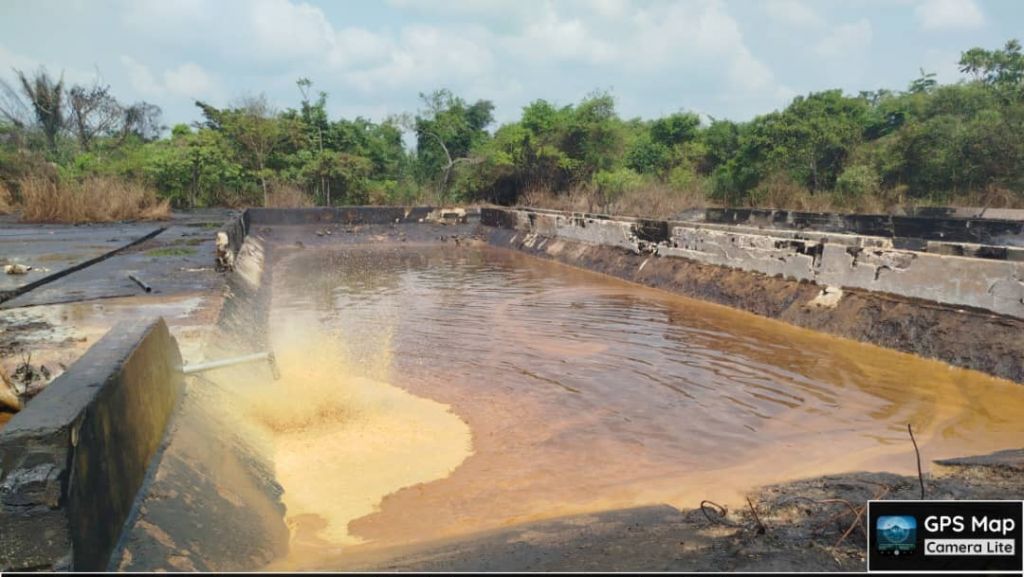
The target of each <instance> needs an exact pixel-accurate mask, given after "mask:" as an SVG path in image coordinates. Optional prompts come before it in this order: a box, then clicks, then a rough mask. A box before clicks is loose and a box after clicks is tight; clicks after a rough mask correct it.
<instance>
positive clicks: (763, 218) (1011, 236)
mask: <svg viewBox="0 0 1024 577" xmlns="http://www.w3.org/2000/svg"><path fill="white" fill-rule="evenodd" d="M975 214H977V213H967V214H964V213H963V212H958V211H955V210H952V209H935V210H932V211H927V210H921V211H917V214H912V215H878V214H835V213H818V212H797V211H787V210H770V209H754V208H709V209H707V210H705V211H704V214H703V219H702V220H703V221H704V222H711V223H720V224H749V225H755V226H760V227H764V228H781V229H789V230H794V229H795V230H805V229H807V230H818V231H825V232H843V233H851V234H859V235H869V236H883V237H889V238H914V239H923V240H942V241H950V242H968V243H979V244H1002V245H1013V246H1024V220H1021V219H1020V218H1019V217H1017V218H1015V216H1016V215H1015V213H1014V212H1013V211H999V210H994V211H984V214H985V215H986V216H985V217H984V218H982V217H978V216H974V215H975ZM968 215H969V216H968ZM999 217H1003V218H999Z"/></svg>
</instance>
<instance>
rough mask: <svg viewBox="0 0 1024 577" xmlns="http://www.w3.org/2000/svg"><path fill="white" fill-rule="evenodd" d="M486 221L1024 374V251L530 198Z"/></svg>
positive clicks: (791, 314)
mask: <svg viewBox="0 0 1024 577" xmlns="http://www.w3.org/2000/svg"><path fill="white" fill-rule="evenodd" d="M481 223H482V224H483V225H485V226H484V227H483V229H482V231H481V232H482V236H484V237H485V238H486V239H487V240H488V241H489V242H490V243H491V244H493V245H496V246H502V247H507V248H512V249H515V250H519V251H522V252H525V253H527V254H532V255H535V256H538V257H542V258H547V259H551V260H556V261H559V262H562V263H565V264H568V265H573V266H578V267H580V268H584V269H588V270H593V271H596V272H601V273H604V274H608V275H612V276H616V277H619V278H622V279H625V280H629V281H632V282H636V283H640V284H644V285H648V286H652V287H656V288H661V289H665V290H669V291H672V292H676V293H679V294H683V295H687V296H691V297H695V298H699V299H702V300H706V301H710V302H714V303H718V304H722V305H726V306H729V307H733V308H736V309H740V310H745V311H748V312H751V313H754V314H757V315H761V316H764V317H769V318H774V319H778V320H781V321H785V322H788V323H791V324H794V325H797V326H801V327H805V328H808V329H812V330H818V331H823V332H827V333H831V334H834V335H837V336H841V337H847V338H851V339H855V340H859V341H863V342H868V343H872V344H876V345H880V346H883V347H888V348H892V349H896V350H899V351H903V352H907V353H912V354H916V355H920V356H923V357H930V358H934V359H938V360H941V361H945V362H947V363H949V364H952V365H955V366H959V367H964V368H969V369H975V370H979V371H983V372H987V373H989V374H992V375H996V376H999V377H1003V378H1006V379H1011V380H1015V381H1017V382H1022V383H1024V338H1022V335H1024V319H1022V318H1021V311H1020V309H1019V308H1018V304H1020V301H1019V299H1020V298H1021V297H1020V296H1018V295H1019V292H1017V291H1019V290H1020V280H1021V278H1022V276H1021V270H1020V268H1019V267H1020V266H1021V263H1019V262H1013V261H1001V260H991V259H971V258H964V257H940V256H939V255H935V254H924V253H915V252H912V251H904V250H896V249H892V248H886V247H887V246H888V245H887V243H886V242H883V241H884V240H887V239H879V238H876V237H858V236H855V235H835V234H817V233H815V234H806V235H805V234H800V235H795V234H788V235H767V234H754V233H752V232H738V231H732V232H730V231H729V230H728V228H727V227H724V226H723V225H706V226H704V225H701V226H697V225H693V226H685V225H684V224H683V223H660V224H659V223H657V222H652V221H643V220H641V219H629V218H624V219H618V218H615V219H612V218H606V217H604V218H602V217H591V216H581V215H571V214H560V213H554V212H552V211H533V210H527V209H483V210H482V212H481ZM707 226H712V227H713V228H707ZM580 229H585V230H580ZM666 229H667V230H668V231H669V232H667V233H666ZM625 231H630V233H631V237H630V238H629V239H627V240H622V236H621V235H623V234H626V232H625ZM801 237H804V238H801ZM843 286H846V287H847V288H845V289H844V288H843ZM950 300H957V301H960V302H964V301H966V302H968V303H969V304H967V305H961V304H955V305H954V304H948V302H949V301H950ZM979 305H980V306H979ZM996 310H999V311H1001V312H996Z"/></svg>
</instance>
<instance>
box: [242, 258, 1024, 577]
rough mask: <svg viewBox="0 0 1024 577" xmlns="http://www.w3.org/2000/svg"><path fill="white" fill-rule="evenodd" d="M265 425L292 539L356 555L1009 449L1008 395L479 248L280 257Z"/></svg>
mask: <svg viewBox="0 0 1024 577" xmlns="http://www.w3.org/2000/svg"><path fill="white" fill-rule="evenodd" d="M270 324H271V332H270V334H271V335H272V345H273V347H274V349H275V351H276V353H277V355H278V357H279V362H280V364H281V370H282V372H283V374H284V378H283V379H282V380H281V381H279V382H277V383H274V384H271V385H268V386H265V387H263V386H261V387H255V388H247V389H245V391H244V392H243V393H242V399H241V401H240V404H239V408H238V410H239V411H240V412H241V413H242V414H245V415H247V417H248V418H249V419H251V420H252V422H253V423H255V424H256V425H258V426H259V427H261V428H262V429H263V430H264V431H265V432H266V433H267V438H268V439H269V441H268V444H267V450H268V451H270V452H271V453H272V454H273V460H274V462H275V468H276V474H277V477H278V480H279V481H280V482H281V484H282V485H283V486H284V489H285V494H284V501H285V504H286V506H287V507H288V517H287V522H288V524H289V527H290V529H291V532H292V543H291V553H290V555H289V556H288V558H286V559H282V560H279V561H278V562H277V563H275V564H274V565H272V568H278V569H287V568H296V567H321V568H323V567H329V566H330V561H329V560H330V559H331V558H338V556H343V555H344V554H345V553H346V552H351V551H355V550H365V549H368V548H375V547H382V546H391V545H400V544H408V543H415V542H420V541H427V540H433V539H438V538H445V537H452V536H460V535H467V534H471V533H475V532H478V531H482V530H487V529H493V528H498V527H502V526H508V525H513V524H517V523H522V522H526V521H533V520H539V519H544V518H551V517H557V516H562V515H570V514H576V513H583V512H592V511H601V510H609V509H617V508H624V507H633V506H638V505H646V504H654V503H669V504H672V505H675V506H677V507H684V508H692V507H696V506H697V504H698V503H699V502H700V500H701V499H714V500H718V501H723V502H737V501H738V500H739V499H740V498H741V497H740V496H741V495H742V494H743V492H744V491H747V490H749V489H751V488H753V487H755V486H758V485H763V484H766V483H772V482H778V481H785V480H791V479H796V478H803V477H810V476H817V475H821V474H827V473H838V472H845V471H856V470H888V471H893V472H899V473H905V474H910V473H912V472H914V471H916V468H915V460H914V454H913V449H912V446H911V445H910V442H909V440H908V438H907V433H906V426H907V423H912V424H913V426H914V430H915V433H916V435H917V438H918V442H919V444H920V446H921V451H922V455H923V458H924V460H925V461H924V462H925V464H926V465H927V463H928V462H930V460H932V459H939V458H944V457H952V456H957V455H963V454H971V453H980V452H987V451H992V450H996V449H1003V448H1008V447H1018V446H1021V444H1022V443H1024V430H1022V429H1024V428H1022V426H1021V424H1020V415H1022V414H1024V388H1021V387H1020V385H1017V384H1014V383H1011V382H1008V381H1003V380H999V379H995V378H991V377H988V376H986V375H983V374H981V373H977V372H972V371H967V370H962V369H956V368H952V367H949V366H947V365H944V364H941V363H938V362H934V361H929V360H925V359H921V358H917V357H913V356H910V355H906V354H902V353H897V352H893V351H889V350H885V349H881V348H878V347H874V346H871V345H865V344H860V343H856V342H853V341H847V340H842V339H837V338H834V337H829V336H826V335H823V334H819V333H815V332H811V331H807V330H803V329H798V328H794V327H792V326H789V325H786V324H783V323H780V322H776V321H771V320H766V319H762V318H759V317H755V316H753V315H750V314H746V313H742V312H737V311H734V310H731V309H727V308H725V307H720V306H716V305H710V304H706V303H703V302H699V301H694V300H691V299H687V298H684V297H680V296H676V295H673V294H670V293H666V292H662V291H658V290H655V289H648V288H645V287H641V286H637V285H633V284H630V283H626V282H622V281H618V280H616V279H612V278H609V277H605V276H602V275H597V274H594V273H589V272H586V271H582V270H577V269H573V268H570V267H566V266H562V265H559V264H555V263H550V262H545V261H540V260H535V259H533V258H531V257H528V256H524V255H520V254H517V253H514V252H510V251H505V250H502V249H495V248H489V247H466V246H462V247H454V246H444V247H437V246H429V247H428V246H406V245H401V246H394V245H380V246H376V247H347V248H330V249H328V248H323V249H307V250H294V251H290V250H288V249H282V250H281V251H279V253H278V258H277V262H276V264H275V268H274V287H273V304H272V309H271V320H270Z"/></svg>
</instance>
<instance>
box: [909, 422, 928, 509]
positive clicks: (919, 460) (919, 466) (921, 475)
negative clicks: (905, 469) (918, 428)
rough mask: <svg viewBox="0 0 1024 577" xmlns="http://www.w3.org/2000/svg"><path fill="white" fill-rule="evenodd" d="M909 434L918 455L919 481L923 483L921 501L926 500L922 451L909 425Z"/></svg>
mask: <svg viewBox="0 0 1024 577" xmlns="http://www.w3.org/2000/svg"><path fill="white" fill-rule="evenodd" d="M907 432H908V433H910V442H911V443H913V444H914V454H915V455H917V480H918V481H920V483H921V500H924V473H922V472H921V451H920V450H919V449H918V448H917V440H916V439H914V429H911V428H910V423H907Z"/></svg>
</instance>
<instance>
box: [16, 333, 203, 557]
mask: <svg viewBox="0 0 1024 577" xmlns="http://www.w3.org/2000/svg"><path fill="white" fill-rule="evenodd" d="M180 366H181V357H180V354H179V352H178V347H177V343H176V342H175V340H174V338H173V337H172V336H171V334H170V332H169V331H168V330H167V325H166V324H165V323H164V321H163V320H162V319H157V320H154V321H151V322H146V323H122V324H119V325H117V326H115V327H114V328H113V329H111V330H110V332H109V333H107V335H106V336H104V337H103V338H102V339H101V340H100V341H98V342H97V343H96V344H95V345H93V346H92V347H91V348H90V349H89V350H88V351H87V352H86V353H85V355H83V356H82V357H81V358H80V359H79V360H78V361H77V362H75V363H74V364H73V365H72V366H71V367H70V368H69V369H68V370H67V371H66V372H65V373H64V374H62V375H61V376H60V377H58V378H57V379H56V380H54V381H53V383H51V384H50V385H49V386H48V387H47V388H46V389H45V390H44V391H43V392H42V393H40V394H39V396H38V397H36V398H35V399H33V401H32V402H31V403H30V404H29V406H28V407H27V408H26V409H25V410H24V411H22V412H20V413H18V414H17V415H16V416H15V417H14V418H13V419H12V420H11V421H10V422H9V423H8V424H7V426H6V427H5V428H4V429H3V431H2V432H0V569H5V570H18V569H42V570H47V569H58V570H60V569H72V570H78V571H96V570H99V571H102V570H105V569H106V568H107V563H108V559H109V557H110V554H111V551H112V550H113V549H114V547H115V545H116V543H117V540H118V538H119V537H120V535H121V530H122V526H123V524H124V522H125V520H126V519H127V518H128V516H129V512H130V511H131V508H132V504H133V502H134V501H135V496H136V493H137V492H138V490H139V488H140V487H141V486H142V483H143V480H144V478H145V476H146V471H147V469H148V467H149V464H150V460H151V458H152V457H153V455H154V454H155V453H156V452H157V449H158V448H159V446H160V443H161V440H162V439H163V436H164V431H165V429H166V427H167V423H168V421H169V419H170V415H171V413H172V411H173V410H174V407H175V405H176V403H177V401H178V398H179V395H180V393H181V389H182V386H183V385H182V376H181V372H180V370H179V368H180Z"/></svg>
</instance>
